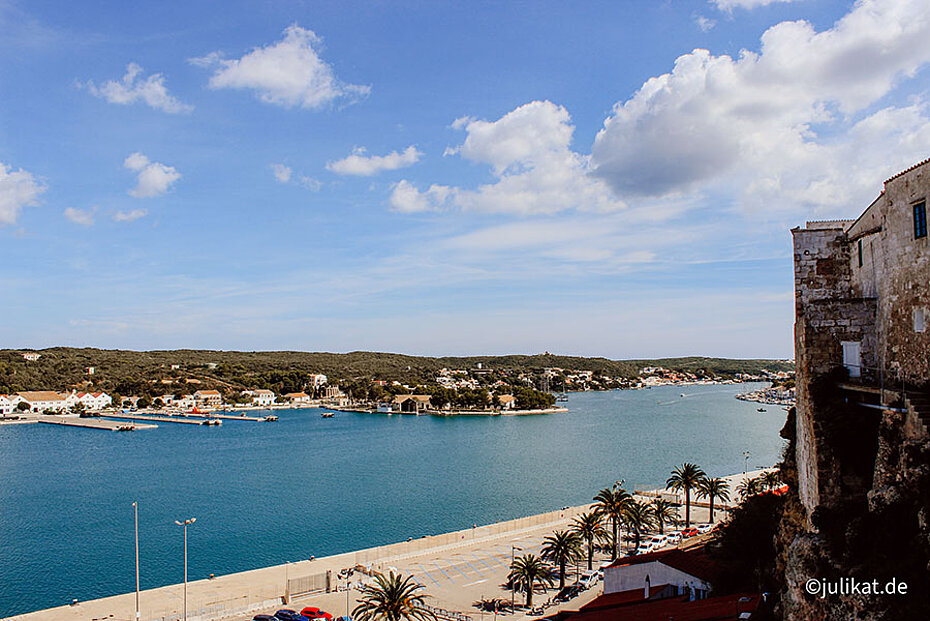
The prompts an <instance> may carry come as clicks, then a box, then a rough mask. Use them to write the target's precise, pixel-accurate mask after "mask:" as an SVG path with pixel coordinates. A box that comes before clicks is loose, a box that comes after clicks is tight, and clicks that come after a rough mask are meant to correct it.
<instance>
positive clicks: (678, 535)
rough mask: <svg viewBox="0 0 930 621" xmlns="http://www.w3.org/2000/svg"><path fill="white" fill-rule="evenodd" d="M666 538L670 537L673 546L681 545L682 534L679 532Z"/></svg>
mask: <svg viewBox="0 0 930 621" xmlns="http://www.w3.org/2000/svg"><path fill="white" fill-rule="evenodd" d="M666 536H667V537H668V542H669V544H671V545H673V546H677V545H678V544H679V543H681V533H680V532H678V531H677V530H676V531H672V532H670V533H668V535H666Z"/></svg>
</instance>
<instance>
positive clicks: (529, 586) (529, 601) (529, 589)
mask: <svg viewBox="0 0 930 621" xmlns="http://www.w3.org/2000/svg"><path fill="white" fill-rule="evenodd" d="M526 607H527V608H532V607H533V581H532V580H530V581H529V582H527V583H526Z"/></svg>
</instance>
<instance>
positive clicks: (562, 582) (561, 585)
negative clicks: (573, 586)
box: [559, 558, 565, 591]
mask: <svg viewBox="0 0 930 621" xmlns="http://www.w3.org/2000/svg"><path fill="white" fill-rule="evenodd" d="M564 588H565V559H564V558H563V559H562V560H561V561H559V590H560V591H561V590H562V589H564Z"/></svg>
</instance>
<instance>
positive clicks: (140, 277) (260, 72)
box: [0, 0, 930, 358]
mask: <svg viewBox="0 0 930 621" xmlns="http://www.w3.org/2000/svg"><path fill="white" fill-rule="evenodd" d="M926 8H927V7H926V0H860V1H858V2H849V1H832V0H793V1H791V0H667V1H665V2H661V1H656V0H642V1H626V2H616V1H612V0H605V1H593V0H592V1H579V2H550V1H546V0H527V1H517V0H515V1H511V2H482V1H469V2H443V1H435V2H424V1H421V0H390V1H375V0H370V1H365V2H362V1H353V0H338V1H337V0H334V1H322V0H317V1H310V0H305V1H297V0H293V1H287V0H280V1H275V2H270V1H266V2H258V1H255V2H241V1H236V0H227V1H225V2H222V3H203V2H172V1H167V0H166V1H164V2H159V3H125V2H118V1H112V2H99V1H93V0H87V1H83V2H80V3H75V2H63V1H60V2H48V1H43V0H29V1H28V2H26V1H19V0H0V290H2V291H3V292H4V295H3V300H4V301H3V303H2V304H0V347H5V348H26V347H29V348H43V347H50V346H57V345H67V346H77V347H84V346H90V347H104V348H125V349H172V348H210V349H237V350H279V349H288V350H308V351H337V352H342V351H353V350H373V351H393V352H402V353H410V354H424V355H472V354H506V353H539V352H543V351H550V352H553V353H559V354H567V355H586V356H606V357H610V358H645V357H659V356H679V355H712V356H728V357H741V358H750V357H776V358H789V357H792V356H793V337H792V323H793V272H792V253H791V234H790V229H791V228H792V227H795V226H799V225H803V224H804V222H805V221H807V220H814V219H831V218H846V217H856V216H857V215H858V214H859V213H861V212H862V211H863V210H864V209H865V208H866V207H867V206H868V204H869V203H870V202H871V201H872V200H873V199H874V198H875V197H876V196H877V195H878V193H879V192H880V191H881V188H882V182H883V181H884V180H885V179H886V178H888V177H889V176H891V175H892V174H894V173H896V172H898V171H899V170H902V169H904V168H906V167H908V166H909V165H911V164H913V163H916V162H918V161H920V160H922V159H925V158H926V157H928V156H930V109H928V104H927V101H928V88H930V73H928V68H927V65H928V63H930V44H928V41H930V12H928V11H927V10H926Z"/></svg>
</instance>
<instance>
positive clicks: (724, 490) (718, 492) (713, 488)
mask: <svg viewBox="0 0 930 621" xmlns="http://www.w3.org/2000/svg"><path fill="white" fill-rule="evenodd" d="M698 495H699V496H701V497H702V498H707V502H708V503H709V504H710V520H709V521H708V524H713V523H714V499H715V498H719V499H720V500H722V501H724V502H726V501H728V500H730V488H729V486H728V485H727V482H726V481H725V480H724V479H721V478H719V477H718V478H714V479H710V478H706V477H705V478H704V480H703V481H701V484H700V485H698Z"/></svg>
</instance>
